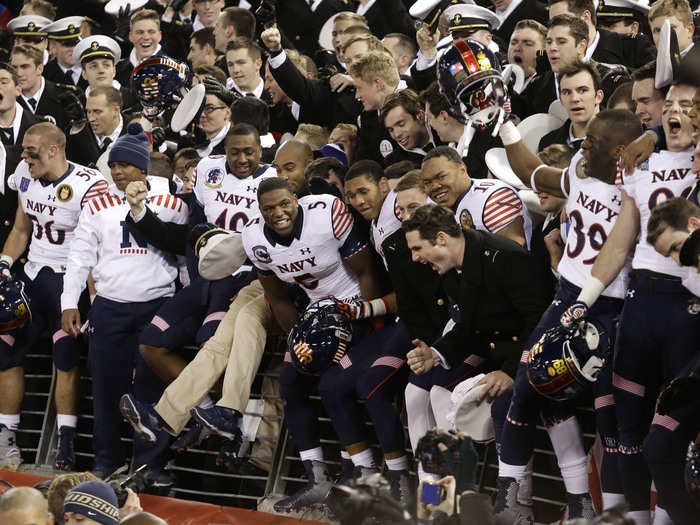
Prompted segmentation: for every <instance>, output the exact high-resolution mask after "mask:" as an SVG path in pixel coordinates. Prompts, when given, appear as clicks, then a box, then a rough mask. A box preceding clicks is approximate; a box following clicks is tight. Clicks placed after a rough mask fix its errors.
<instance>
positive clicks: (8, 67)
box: [0, 62, 19, 86]
mask: <svg viewBox="0 0 700 525" xmlns="http://www.w3.org/2000/svg"><path fill="white" fill-rule="evenodd" d="M0 69H4V70H5V71H7V72H8V73H9V74H10V76H11V77H12V81H13V82H14V83H15V86H16V85H17V84H18V82H19V77H17V70H16V69H15V67H14V66H13V65H12V64H10V63H8V62H0Z"/></svg>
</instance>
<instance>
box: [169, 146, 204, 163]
mask: <svg viewBox="0 0 700 525" xmlns="http://www.w3.org/2000/svg"><path fill="white" fill-rule="evenodd" d="M181 158H185V159H187V160H196V161H197V162H199V160H200V159H201V157H200V156H199V153H197V150H196V149H194V148H182V149H179V150H177V151H176V152H175V155H173V163H175V162H177V161H178V160H180V159H181Z"/></svg>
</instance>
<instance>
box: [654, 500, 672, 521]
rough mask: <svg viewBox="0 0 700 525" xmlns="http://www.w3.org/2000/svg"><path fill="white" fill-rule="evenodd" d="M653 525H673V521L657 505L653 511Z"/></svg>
mask: <svg viewBox="0 0 700 525" xmlns="http://www.w3.org/2000/svg"><path fill="white" fill-rule="evenodd" d="M653 523H654V525H673V520H672V519H671V516H669V515H668V512H666V511H665V510H664V509H662V508H661V507H659V506H658V505H657V506H656V508H655V509H654V521H653Z"/></svg>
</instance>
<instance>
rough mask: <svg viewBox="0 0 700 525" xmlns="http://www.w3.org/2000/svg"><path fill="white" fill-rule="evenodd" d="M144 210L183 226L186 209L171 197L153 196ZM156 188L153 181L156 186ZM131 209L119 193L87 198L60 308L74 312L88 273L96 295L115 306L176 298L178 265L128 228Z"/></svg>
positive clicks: (151, 193) (152, 193) (113, 190)
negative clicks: (174, 295)
mask: <svg viewBox="0 0 700 525" xmlns="http://www.w3.org/2000/svg"><path fill="white" fill-rule="evenodd" d="M147 180H148V181H149V192H148V200H147V201H146V206H147V207H148V208H149V209H150V210H151V211H153V213H155V214H156V215H158V217H159V218H160V219H161V220H163V221H165V222H174V223H176V224H186V223H187V214H188V209H187V204H185V203H184V202H183V201H182V200H180V199H179V198H178V197H176V196H175V195H171V194H170V193H162V192H156V191H153V190H152V189H151V187H150V180H151V177H148V178H147ZM156 183H157V181H156ZM129 210H130V207H129V204H128V203H127V202H126V198H125V197H124V192H122V191H119V190H118V189H117V187H116V186H110V188H109V192H108V193H106V194H103V195H100V196H99V197H96V198H94V199H92V200H91V201H90V202H89V203H88V204H87V205H86V206H85V208H84V209H83V212H82V213H81V215H80V221H79V222H78V227H77V228H76V229H75V238H74V240H73V243H72V245H71V248H70V255H69V258H68V269H67V271H66V275H65V277H64V280H63V294H62V295H61V309H62V310H66V309H68V308H77V304H78V298H79V297H80V294H81V292H82V291H83V289H84V288H85V281H86V280H87V277H88V274H89V273H90V269H91V268H92V276H93V278H94V279H95V288H96V290H97V295H99V296H100V297H104V298H106V299H110V300H112V301H117V302H120V303H136V302H146V301H151V300H153V299H157V298H159V297H167V296H171V295H173V294H174V293H175V278H176V277H177V274H178V264H177V260H176V257H175V256H174V255H171V254H168V253H166V252H163V251H161V250H159V249H157V248H155V247H154V246H152V245H151V244H149V243H148V242H147V241H146V240H145V239H144V238H142V237H141V236H140V235H139V234H138V233H137V232H136V230H135V229H131V228H129V225H128V223H127V222H126V216H127V214H128V213H129Z"/></svg>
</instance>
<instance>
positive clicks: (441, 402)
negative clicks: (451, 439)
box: [430, 386, 452, 430]
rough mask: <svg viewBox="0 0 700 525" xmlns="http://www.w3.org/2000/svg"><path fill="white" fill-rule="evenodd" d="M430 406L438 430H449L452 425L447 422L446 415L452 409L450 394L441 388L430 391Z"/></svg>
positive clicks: (436, 387)
mask: <svg viewBox="0 0 700 525" xmlns="http://www.w3.org/2000/svg"><path fill="white" fill-rule="evenodd" d="M430 405H431V406H432V407H433V416H434V417H435V423H436V424H437V427H438V428H442V429H445V430H450V429H451V428H452V423H450V422H449V421H448V420H447V413H448V412H449V411H450V408H452V392H450V391H449V390H447V389H446V388H442V387H441V386H434V387H433V388H431V389H430Z"/></svg>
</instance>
